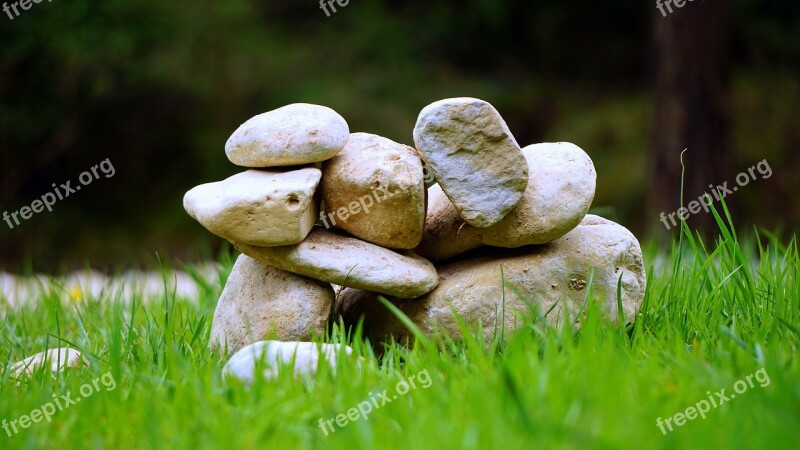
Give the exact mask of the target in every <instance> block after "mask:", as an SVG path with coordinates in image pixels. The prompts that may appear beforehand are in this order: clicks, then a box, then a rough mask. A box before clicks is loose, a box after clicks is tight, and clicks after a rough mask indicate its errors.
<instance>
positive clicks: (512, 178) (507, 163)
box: [414, 98, 528, 228]
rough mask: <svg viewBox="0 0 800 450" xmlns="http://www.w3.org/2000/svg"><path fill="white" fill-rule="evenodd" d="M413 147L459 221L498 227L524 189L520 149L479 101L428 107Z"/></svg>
mask: <svg viewBox="0 0 800 450" xmlns="http://www.w3.org/2000/svg"><path fill="white" fill-rule="evenodd" d="M414 143H415V144H416V146H417V150H418V151H419V153H420V156H421V157H422V159H423V160H424V161H425V163H427V165H428V167H429V169H430V171H431V173H433V176H434V177H435V178H436V181H438V182H439V185H440V186H441V187H442V190H443V191H444V192H445V194H447V197H448V198H449V199H450V201H452V202H453V205H455V207H456V209H457V210H458V213H459V215H460V216H461V218H462V219H464V221H465V222H467V223H468V224H470V225H472V226H474V227H478V228H486V227H489V226H491V225H494V224H496V223H498V222H500V220H502V219H503V217H505V216H506V214H508V213H509V211H511V210H512V209H513V208H514V206H516V204H517V203H518V202H519V200H520V199H521V198H522V194H523V192H525V188H526V187H527V186H528V164H527V162H526V161H525V157H524V156H523V155H522V151H521V150H520V147H519V144H517V141H516V140H515V139H514V136H512V135H511V131H509V129H508V126H507V125H506V123H505V121H503V118H502V117H500V113H498V112H497V110H496V109H495V108H494V107H493V106H492V105H490V104H489V103H487V102H485V101H483V100H478V99H475V98H451V99H446V100H440V101H438V102H435V103H431V104H430V105H428V106H426V107H425V108H424V109H423V110H422V111H421V112H420V113H419V118H417V124H416V126H415V127H414Z"/></svg>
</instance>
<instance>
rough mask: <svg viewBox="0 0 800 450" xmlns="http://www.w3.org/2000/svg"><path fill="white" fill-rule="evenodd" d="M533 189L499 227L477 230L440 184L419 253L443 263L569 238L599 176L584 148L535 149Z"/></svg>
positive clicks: (529, 153) (527, 151)
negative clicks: (487, 250) (483, 249)
mask: <svg viewBox="0 0 800 450" xmlns="http://www.w3.org/2000/svg"><path fill="white" fill-rule="evenodd" d="M522 154H523V155H524V156H525V159H526V160H527V162H528V176H529V180H528V187H527V188H526V189H525V193H524V195H523V196H522V199H521V200H520V201H519V203H518V204H517V206H515V207H514V209H512V210H511V212H509V213H508V214H507V215H506V216H505V217H504V218H503V220H501V221H500V222H499V223H496V224H494V225H492V226H490V227H487V228H476V227H473V226H471V225H469V224H467V223H465V222H464V221H463V220H462V219H461V218H460V217H459V215H458V211H457V210H456V208H455V206H454V205H453V203H451V202H450V199H448V198H447V196H446V195H445V194H444V192H443V191H442V188H441V187H440V186H438V185H434V186H431V187H430V189H428V197H429V200H428V217H427V218H426V220H425V233H424V235H423V238H422V242H421V243H420V245H419V247H417V248H416V249H415V252H416V253H418V254H419V255H420V256H422V257H424V258H427V259H429V260H431V261H442V260H445V259H448V258H451V257H453V256H456V255H458V254H461V253H464V252H466V251H468V250H472V249H474V248H476V247H479V246H481V245H491V246H495V247H506V248H516V247H522V246H524V245H532V244H546V243H548V242H550V241H552V240H555V239H558V238H560V237H561V236H563V235H565V234H567V233H568V232H569V231H571V230H572V229H573V228H575V227H576V226H578V224H579V223H580V222H581V220H582V219H583V218H584V216H586V213H587V212H588V211H589V208H590V207H591V206H592V200H593V199H594V192H595V186H596V182H597V172H596V171H595V169H594V164H592V160H591V158H589V155H587V154H586V152H584V151H583V150H581V148H580V147H578V146H576V145H574V144H570V143H567V142H561V143H546V144H535V145H529V146H527V147H525V148H523V149H522Z"/></svg>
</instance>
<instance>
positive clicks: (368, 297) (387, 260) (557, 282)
mask: <svg viewBox="0 0 800 450" xmlns="http://www.w3.org/2000/svg"><path fill="white" fill-rule="evenodd" d="M413 137H414V143H415V147H416V148H412V147H409V146H407V145H403V144H399V143H396V142H393V141H391V140H389V139H386V138H383V137H380V136H376V135H372V134H367V133H353V134H351V133H350V130H349V127H348V125H347V122H346V121H345V120H344V119H343V118H342V117H341V116H340V115H339V114H337V113H336V112H334V111H333V110H331V109H329V108H326V107H323V106H317V105H309V104H294V105H289V106H285V107H283V108H279V109H276V110H274V111H270V112H267V113H264V114H261V115H258V116H255V117H253V118H252V119H250V120H248V121H247V122H245V123H244V124H243V125H242V126H240V127H239V129H237V130H236V132H234V133H233V135H232V136H231V137H230V139H229V140H228V142H227V144H226V148H225V152H226V154H227V156H228V158H229V159H230V161H231V162H233V163H234V164H236V165H239V166H243V167H246V168H249V170H247V171H245V172H242V173H240V174H237V175H234V176H232V177H230V178H228V179H226V180H223V181H220V182H217V183H210V184H204V185H201V186H198V187H195V188H194V189H192V190H190V191H189V192H188V193H187V194H186V196H185V198H184V208H185V209H186V211H187V212H188V213H189V214H190V215H191V216H192V217H194V218H195V219H196V220H197V221H198V222H200V224H202V225H203V226H204V227H205V228H207V229H208V230H209V231H211V232H212V233H214V234H216V235H217V236H220V237H222V238H224V239H227V240H229V241H231V242H232V243H233V244H234V246H235V247H236V248H237V249H238V250H239V251H240V252H241V253H242V255H240V256H239V258H238V260H237V261H236V264H235V265H234V267H233V271H232V273H231V275H230V277H229V279H228V282H227V284H226V286H225V289H224V291H223V293H222V296H221V297H220V300H219V303H218V305H217V309H216V312H215V314H214V319H213V324H212V336H211V338H212V339H211V346H212V348H225V349H228V350H229V351H236V350H238V349H240V348H242V347H244V346H246V345H248V344H251V343H254V342H257V341H261V340H264V339H276V340H280V341H308V340H311V339H312V338H313V337H314V336H315V335H324V333H325V329H326V326H327V324H328V323H330V322H331V321H333V320H339V318H343V320H344V321H345V323H349V324H352V323H357V322H358V321H359V320H362V319H363V320H364V328H365V331H366V332H367V334H368V335H369V336H371V337H373V338H375V339H388V338H394V339H396V340H399V341H404V340H405V339H408V338H410V337H411V336H410V333H409V331H408V329H407V327H406V326H405V325H403V324H402V322H401V321H400V320H398V319H397V317H396V316H395V315H394V314H392V313H391V312H390V311H389V310H387V309H386V308H385V307H384V306H383V304H382V303H381V302H380V301H379V300H378V297H379V296H384V297H386V298H387V299H388V300H389V301H390V302H392V303H394V305H396V306H397V307H398V308H399V309H400V310H401V311H403V312H404V313H405V314H406V315H407V316H408V317H409V318H410V319H411V320H412V321H413V322H414V323H415V324H416V325H417V326H418V327H419V328H420V329H422V330H423V331H424V332H426V333H428V334H430V335H434V334H437V333H448V334H449V335H451V336H457V335H458V334H460V332H461V331H460V330H461V329H460V327H459V320H464V321H465V322H466V323H467V324H468V325H469V326H470V327H471V328H472V329H473V330H476V329H478V325H480V327H481V329H483V332H484V333H485V336H484V338H485V339H486V341H487V342H489V341H490V340H491V339H493V337H494V336H495V335H496V334H498V332H499V330H500V329H501V328H502V329H503V330H505V331H506V333H505V335H508V334H510V331H512V330H514V329H515V328H516V327H519V326H521V325H522V324H523V323H524V320H523V317H522V316H527V317H531V316H535V314H536V312H534V311H532V310H531V307H534V308H536V309H538V310H539V313H540V314H542V315H544V314H547V315H548V317H547V318H548V321H549V322H550V323H553V324H560V323H561V322H562V321H563V317H564V314H569V317H572V318H577V317H579V315H580V313H581V308H582V307H583V306H584V305H585V300H586V296H587V291H588V290H589V286H588V283H589V282H590V280H591V282H592V286H591V294H592V296H593V297H594V298H596V299H597V300H598V301H599V304H600V307H601V310H602V312H603V313H604V314H606V315H607V317H608V318H610V319H611V320H625V321H628V320H631V319H632V318H633V316H634V315H635V312H636V310H637V309H638V307H639V305H640V304H641V301H642V299H643V297H644V292H645V272H644V269H643V264H642V254H641V249H640V246H639V243H638V241H637V240H636V238H635V237H634V236H633V235H632V234H631V233H630V232H629V231H628V230H626V229H625V228H624V227H622V226H620V225H618V224H616V223H614V222H611V221H609V220H606V219H603V218H601V217H597V216H593V215H587V212H588V210H589V207H590V206H591V203H592V199H593V198H594V192H595V182H596V173H595V169H594V165H593V164H592V161H591V159H590V158H589V156H588V155H587V154H586V153H585V152H584V151H583V150H581V149H580V148H579V147H577V146H575V145H573V144H568V143H547V144H535V145H530V146H527V147H525V148H520V146H519V144H518V143H517V141H516V140H515V139H514V137H513V135H512V134H511V131H510V130H509V128H508V126H507V125H506V123H505V121H504V120H503V119H502V117H501V116H500V114H499V113H498V112H497V110H496V109H495V108H494V107H493V106H492V105H490V104H489V103H487V102H485V101H482V100H478V99H474V98H454V99H447V100H442V101H438V102H435V103H433V104H431V105H429V106H427V107H426V108H425V109H423V110H422V112H421V113H420V115H419V118H418V119H417V124H416V126H415V128H414V134H413ZM433 180H435V181H436V182H437V184H433V185H431V186H430V187H428V184H431V183H432V182H433ZM618 292H620V293H621V300H622V301H621V308H620V307H619V303H618V302H617V293H618ZM454 313H455V314H454ZM620 314H622V315H623V316H624V317H618V316H619V315H620ZM456 316H458V318H457V317H456Z"/></svg>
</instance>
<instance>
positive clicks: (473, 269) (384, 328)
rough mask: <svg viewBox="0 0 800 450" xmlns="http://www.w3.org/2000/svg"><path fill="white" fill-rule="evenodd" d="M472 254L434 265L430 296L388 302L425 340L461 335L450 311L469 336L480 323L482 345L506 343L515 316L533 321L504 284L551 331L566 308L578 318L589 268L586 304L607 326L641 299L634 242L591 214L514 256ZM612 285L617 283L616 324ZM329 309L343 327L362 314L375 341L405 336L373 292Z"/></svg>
mask: <svg viewBox="0 0 800 450" xmlns="http://www.w3.org/2000/svg"><path fill="white" fill-rule="evenodd" d="M479 252H480V253H483V254H482V255H479V256H476V257H473V258H470V259H466V260H463V261H458V262H452V263H449V264H445V265H444V266H441V267H440V268H439V271H440V275H441V280H442V281H441V283H440V284H439V286H438V287H437V288H436V289H435V290H433V291H432V292H430V293H429V294H427V295H425V296H422V297H420V298H418V299H406V300H403V299H390V300H391V301H392V302H393V303H394V304H395V305H396V306H397V307H398V308H399V309H400V310H401V311H403V312H404V313H405V314H406V315H407V316H408V317H409V318H410V319H411V320H412V321H413V322H414V323H415V324H416V325H417V326H419V327H420V329H421V330H422V331H423V332H425V333H427V334H429V335H436V334H438V333H442V332H443V333H446V334H448V335H449V336H451V337H454V338H455V337H459V336H461V329H460V328H459V324H458V322H457V321H456V320H455V318H454V317H453V315H452V313H451V311H455V313H456V314H458V315H459V316H460V317H461V318H463V320H464V321H465V323H466V324H467V325H468V327H469V328H470V330H471V331H473V332H474V331H475V330H477V324H478V323H482V324H483V327H484V336H483V338H484V342H485V343H486V344H489V343H490V342H491V341H492V339H493V338H494V336H495V335H497V336H499V335H500V333H501V332H505V337H508V336H509V334H510V333H511V332H513V331H514V330H516V329H517V328H518V327H521V326H523V325H524V321H523V320H522V316H525V317H529V318H530V317H532V313H531V311H530V309H529V306H528V305H527V304H526V302H525V301H523V300H521V299H520V297H518V296H517V294H516V293H515V292H514V290H512V288H511V286H514V287H516V288H517V289H518V291H519V292H520V293H521V294H522V295H523V296H524V298H525V299H526V300H527V301H528V302H530V304H531V305H533V306H534V307H535V308H536V309H537V310H538V311H539V314H541V315H542V316H545V317H546V319H547V321H548V322H549V323H550V324H551V325H552V326H554V327H559V326H561V325H562V324H563V314H564V313H565V310H564V306H565V305H566V307H567V310H568V311H569V317H570V319H571V320H572V321H575V320H576V319H579V318H580V317H581V314H580V313H581V308H582V306H583V304H584V299H585V296H586V294H587V289H588V288H589V286H588V283H589V280H590V273H591V271H592V270H594V278H593V285H592V287H591V289H592V291H591V292H592V294H593V298H595V299H596V300H597V301H598V303H599V306H600V310H601V312H602V313H603V314H604V315H605V316H606V317H608V318H609V319H610V320H612V321H618V320H620V319H621V320H624V321H632V320H633V319H634V317H635V314H636V311H638V309H639V307H640V306H641V304H642V300H643V299H644V294H645V287H646V278H645V277H646V273H645V268H644V266H643V263H642V252H641V248H640V246H639V242H638V241H637V240H636V238H635V237H634V236H633V234H631V233H630V232H629V231H628V230H627V229H625V228H624V227H622V226H621V225H618V224H616V223H614V222H611V221H610V220H606V219H603V218H601V217H598V216H593V215H588V216H586V218H584V220H583V221H582V222H581V224H580V225H579V226H578V227H577V228H575V229H574V230H572V231H571V232H569V233H567V234H566V235H565V236H563V237H561V238H559V239H557V240H555V241H553V242H550V243H549V244H545V245H538V246H528V247H522V248H518V249H513V250H507V249H502V250H501V249H491V248H488V247H484V248H482V249H480V250H479ZM501 267H502V269H503V272H504V275H505V284H504V283H503V279H502V277H501ZM618 282H621V283H622V284H621V286H620V288H621V293H622V317H621V318H620V317H619V315H618V305H617V287H618ZM503 286H505V304H504V303H503V294H504V292H503V290H504V289H503ZM336 308H337V312H338V313H339V314H341V315H342V316H343V317H344V319H345V322H346V323H349V324H354V323H356V322H357V321H358V319H359V318H361V317H362V316H363V317H364V330H365V332H366V333H367V334H369V335H371V336H373V337H374V338H377V339H381V340H384V339H387V338H388V337H389V336H394V338H395V339H397V340H399V341H406V340H408V339H411V338H412V335H411V333H410V332H409V331H408V330H407V328H406V327H405V326H404V325H403V324H402V323H401V322H400V321H399V320H397V319H396V317H395V316H394V315H393V314H392V313H391V312H389V311H387V310H386V309H385V308H384V307H383V305H382V304H381V303H380V302H378V301H377V298H376V296H375V294H373V293H370V292H366V291H364V290H357V289H350V288H348V289H344V290H343V291H342V292H341V294H340V295H339V297H338V299H337V305H336Z"/></svg>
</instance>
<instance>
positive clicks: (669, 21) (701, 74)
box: [649, 0, 736, 234]
mask: <svg viewBox="0 0 800 450" xmlns="http://www.w3.org/2000/svg"><path fill="white" fill-rule="evenodd" d="M671 5H672V9H673V11H674V12H673V13H671V14H669V13H668V11H667V15H666V17H664V16H663V15H662V14H661V13H660V12H659V11H658V10H656V11H655V15H654V21H655V24H654V27H653V30H654V40H655V55H654V68H655V76H654V78H655V110H654V112H655V115H654V119H655V122H654V124H653V134H652V139H653V142H652V146H653V155H654V158H653V160H652V163H653V165H652V167H651V170H652V177H651V180H652V184H651V191H650V195H649V205H650V207H651V208H652V210H655V211H652V210H651V214H654V215H656V216H657V217H659V220H660V221H661V222H660V224H659V225H657V226H658V227H661V226H665V225H664V223H663V222H666V223H667V224H668V225H669V227H670V229H671V230H673V231H674V230H678V229H679V225H680V222H679V218H678V214H674V215H673V219H674V220H675V221H676V222H678V226H673V223H672V220H670V219H669V218H667V220H666V221H664V218H663V216H661V213H662V212H663V213H665V215H666V216H668V215H669V214H670V213H673V212H676V211H677V210H678V209H679V207H680V206H688V205H689V203H690V202H691V201H692V200H697V198H698V197H699V196H701V195H702V194H703V193H704V192H708V193H709V194H710V193H711V188H709V185H710V184H711V185H714V186H715V187H716V186H717V185H718V184H722V183H723V182H725V181H729V180H733V179H734V177H735V175H736V174H735V173H734V172H732V170H733V169H732V168H733V164H732V161H731V159H732V158H731V157H732V153H731V149H730V139H729V133H728V130H729V98H728V96H729V93H728V89H729V87H728V84H729V61H728V49H729V45H728V32H727V30H728V14H727V7H726V2H725V1H716V0H712V1H705V2H699V1H694V2H688V3H686V4H685V5H684V6H683V7H682V8H677V7H675V6H674V3H672V4H671ZM684 149H687V151H686V153H685V154H684V157H683V161H684V165H685V166H686V175H685V180H684V198H683V204H682V205H681V204H680V201H679V200H680V187H681V186H680V184H681V163H680V154H681V152H682V151H683V150H684ZM715 206H719V203H718V202H716V201H715ZM687 221H688V224H689V226H690V228H692V229H700V230H701V231H702V232H704V234H708V233H709V232H714V230H716V225H714V220H713V216H712V215H711V214H710V213H706V212H705V211H704V210H700V211H699V212H698V213H696V214H689V218H688V219H687Z"/></svg>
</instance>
